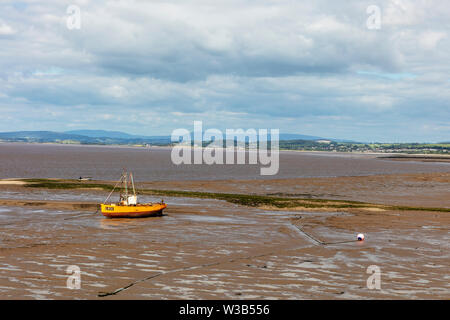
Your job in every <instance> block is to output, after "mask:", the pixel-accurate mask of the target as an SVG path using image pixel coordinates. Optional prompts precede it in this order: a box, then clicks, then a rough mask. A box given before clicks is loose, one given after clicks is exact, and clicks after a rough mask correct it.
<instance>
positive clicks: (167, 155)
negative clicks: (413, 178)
mask: <svg viewBox="0 0 450 320" xmlns="http://www.w3.org/2000/svg"><path fill="white" fill-rule="evenodd" d="M123 168H127V169H128V170H131V171H133V173H134V175H135V177H136V180H137V181H155V180H156V181H168V180H171V181H174V180H220V179H273V178H296V177H338V176H365V175H375V174H400V173H424V172H450V163H442V162H441V163H439V162H423V161H420V160H416V161H413V160H411V161H402V162H399V161H393V160H387V159H377V158H376V156H375V155H365V154H333V153H318V152H317V153H307V152H280V168H279V172H278V174H276V175H273V176H261V175H260V168H261V165H259V164H258V165H248V164H246V165H207V164H201V165H179V166H177V165H174V164H172V161H171V149H170V148H150V149H146V148H138V147H111V146H78V145H51V144H45V145H43V144H16V143H1V144H0V178H65V179H76V178H78V177H80V176H92V177H93V179H95V180H117V179H118V177H120V175H121V172H122V170H123Z"/></svg>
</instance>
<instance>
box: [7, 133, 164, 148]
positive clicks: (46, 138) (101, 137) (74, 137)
mask: <svg viewBox="0 0 450 320" xmlns="http://www.w3.org/2000/svg"><path fill="white" fill-rule="evenodd" d="M77 132H78V131H72V133H69V132H53V131H16V132H0V140H1V141H7V142H37V143H46V142H47V143H50V142H53V143H65V144H77V143H79V144H106V145H108V144H122V145H127V144H128V145H145V144H155V145H167V144H169V143H170V137H146V138H144V137H139V136H133V135H127V134H125V133H119V132H113V134H111V135H110V134H109V133H110V132H109V131H104V132H99V131H97V132H96V134H95V133H94V132H91V135H92V136H88V135H82V134H80V133H81V131H80V133H77ZM122 134H123V135H122ZM118 136H120V137H118Z"/></svg>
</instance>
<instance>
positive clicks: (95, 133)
mask: <svg viewBox="0 0 450 320" xmlns="http://www.w3.org/2000/svg"><path fill="white" fill-rule="evenodd" d="M193 135H194V134H193V132H191V139H192V140H193V138H194V137H193ZM269 139H270V137H269ZM0 140H2V141H9V142H15V141H17V142H38V143H45V142H55V143H80V144H125V145H126V144H134V145H141V144H142V145H145V144H156V145H168V144H170V143H171V137H170V136H140V135H133V134H129V133H125V132H121V131H106V130H72V131H65V132H54V131H16V132H0ZM298 140H302V141H317V140H331V141H342V140H333V139H326V138H322V137H317V136H308V135H303V134H295V133H281V134H280V141H298Z"/></svg>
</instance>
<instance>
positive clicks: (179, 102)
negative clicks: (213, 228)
mask: <svg viewBox="0 0 450 320" xmlns="http://www.w3.org/2000/svg"><path fill="white" fill-rule="evenodd" d="M73 4H77V5H79V6H80V9H81V18H82V24H81V25H82V27H81V29H80V30H68V29H67V28H66V24H65V19H66V18H67V14H66V8H67V3H65V2H61V1H56V0H52V1H29V2H27V3H26V5H20V6H19V5H17V3H14V2H12V1H4V2H2V3H1V4H0V19H1V20H0V47H1V48H2V50H0V88H2V94H1V95H0V110H2V111H3V110H6V109H7V108H10V107H11V106H14V108H13V109H15V108H16V109H17V110H21V112H20V113H15V115H14V114H12V113H9V111H8V116H12V117H16V120H15V121H14V122H10V121H8V122H1V120H0V124H1V125H2V126H6V127H7V126H10V127H11V128H12V129H16V128H19V127H21V125H22V126H27V125H29V123H30V121H31V122H33V121H35V122H36V125H37V124H38V123H40V124H41V125H43V126H45V125H47V126H48V128H47V129H52V128H57V127H58V125H59V124H58V121H59V122H61V123H68V122H70V123H71V125H72V126H74V127H76V126H82V127H85V128H86V127H88V126H89V124H93V122H92V121H93V119H105V117H107V118H108V120H109V121H110V122H111V123H115V124H116V125H118V126H120V127H123V128H124V129H123V130H126V128H129V129H130V130H134V129H135V127H134V125H133V124H128V127H127V124H126V123H125V124H124V123H121V122H120V121H119V119H122V118H121V117H122V116H121V110H124V109H125V108H126V109H127V110H131V111H132V112H133V113H134V114H135V115H136V119H135V121H137V122H141V121H143V119H151V118H154V119H158V118H161V117H162V118H164V117H165V116H166V115H168V114H169V115H170V121H168V122H167V123H166V126H164V125H163V124H162V123H163V122H164V121H161V127H158V126H159V124H156V122H155V128H153V129H152V130H154V131H155V132H157V131H158V132H159V131H160V130H165V131H164V132H165V133H170V130H171V129H172V128H171V127H170V126H175V125H177V126H179V125H180V123H182V122H183V121H191V120H193V119H196V117H197V120H204V122H205V123H206V122H209V123H211V124H212V125H214V126H215V127H220V126H235V125H241V126H246V125H247V126H252V125H253V126H262V125H265V126H272V125H277V126H281V130H282V131H291V132H295V131H297V132H300V131H299V130H301V128H305V130H309V131H308V132H304V133H306V134H313V135H318V136H331V137H333V136H336V137H339V138H351V139H358V137H355V136H352V137H350V136H348V135H350V134H354V133H355V132H358V134H360V135H361V137H360V138H361V139H363V138H364V137H369V136H372V135H377V134H378V133H377V131H376V130H378V132H379V133H380V135H385V136H386V137H389V134H390V132H392V130H393V129H392V127H395V126H397V127H399V126H401V125H402V123H404V122H408V123H414V122H417V123H420V122H421V121H422V122H426V123H427V125H432V124H433V123H436V126H438V122H439V121H442V119H449V118H450V114H449V113H450V107H449V102H448V101H450V94H449V92H450V88H449V85H450V82H449V81H448V74H449V73H450V63H449V56H450V44H449V42H448V40H449V39H448V36H447V32H448V30H449V28H448V21H450V6H448V5H446V2H445V1H425V0H381V1H378V5H379V6H380V7H381V14H382V19H381V21H382V25H381V29H380V30H376V31H374V30H368V29H367V28H366V19H367V18H368V16H367V13H366V8H367V6H368V5H369V4H372V3H365V2H361V1H358V0H350V1H345V2H336V1H334V2H333V1H326V0H317V1H313V2H293V1H289V0H279V1H270V0H261V1H257V2H255V1H242V0H227V1H214V2H211V1H203V0H191V1H176V0H164V1H162V0H161V1H87V0H83V1H74V2H73ZM13 27H14V28H13ZM44 107H45V108H48V110H51V111H50V113H48V114H49V115H53V116H52V117H51V118H52V119H53V120H50V119H48V121H47V120H46V121H47V122H46V121H43V120H42V117H43V114H42V113H39V111H38V110H40V109H41V108H44ZM8 110H9V109H8ZM58 110H63V111H64V112H57V111H58ZM73 110H76V112H75V111H73ZM18 114H22V115H24V114H26V116H23V118H22V116H18ZM374 114H376V115H377V120H374V119H373V116H374ZM187 115H191V116H187ZM33 119H34V120H33ZM38 119H39V121H37V120H38ZM327 119H328V120H330V119H333V121H334V123H333V126H327V122H326V121H327ZM371 119H372V120H371ZM299 124H301V128H299V127H298V125H299ZM355 126H356V127H357V126H359V128H358V130H350V129H349V127H355ZM324 128H325V129H324ZM368 128H373V129H368ZM439 128H442V130H441V131H440V132H441V136H445V135H449V134H450V133H449V132H448V130H447V129H446V127H445V126H442V125H440V126H439ZM105 129H107V128H105ZM323 130H329V131H326V132H323ZM155 132H150V133H155ZM427 132H429V134H430V135H431V134H433V135H436V131H430V130H428V131H426V132H425V131H423V132H422V133H423V134H424V135H426V134H427ZM142 133H144V132H142ZM145 133H149V132H145ZM340 134H343V135H347V136H339V135H340ZM409 134H410V133H409V132H408V131H405V133H404V136H405V139H406V138H407V137H408V135H409ZM432 137H433V136H429V137H428V138H426V139H428V140H433V139H432ZM436 139H437V135H436Z"/></svg>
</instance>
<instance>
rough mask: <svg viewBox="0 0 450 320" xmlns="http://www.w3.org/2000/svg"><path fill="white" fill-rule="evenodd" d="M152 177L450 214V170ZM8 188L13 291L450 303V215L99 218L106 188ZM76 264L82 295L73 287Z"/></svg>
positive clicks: (4, 240)
mask: <svg viewBox="0 0 450 320" xmlns="http://www.w3.org/2000/svg"><path fill="white" fill-rule="evenodd" d="M140 185H141V186H142V187H145V188H158V189H170V190H191V191H208V192H233V193H246V194H248V193H251V194H264V195H283V196H298V197H300V196H303V197H311V198H315V197H316V198H327V199H346V200H356V201H367V202H372V203H379V204H392V205H409V206H424V207H439V208H450V173H428V174H395V175H376V176H368V177H336V178H295V179H278V180H264V181H259V180H241V181H239V180H221V181H180V182H176V181H167V182H152V183H150V182H148V183H142V184H140ZM0 190H1V197H2V199H0V245H1V247H0V298H1V299H23V298H25V299H73V298H76V299H354V298H357V299H417V298H419V299H450V284H449V283H450V275H449V271H450V235H449V226H450V213H448V212H435V211H389V210H360V209H354V208H352V209H347V210H344V209H343V210H329V211H324V212H315V211H312V210H311V211H308V210H302V211H286V210H283V211H280V210H271V209H264V208H250V207H244V206H239V205H234V204H230V203H227V202H225V201H219V200H211V199H191V198H168V197H166V198H165V199H164V200H165V202H166V203H168V209H167V210H166V211H165V212H164V213H165V215H164V216H162V217H150V218H145V219H107V218H104V217H103V216H101V215H100V214H99V213H95V203H99V202H101V201H102V200H103V199H104V198H105V197H106V194H105V192H104V191H100V190H47V189H30V188H25V187H23V186H21V185H19V184H14V183H9V184H8V183H1V184H0ZM141 200H142V201H154V200H159V199H158V198H155V197H151V196H143V197H142V198H141ZM91 205H92V206H91ZM360 232H362V233H364V234H365V236H366V240H365V241H364V242H358V241H355V239H356V235H357V234H358V233H360ZM73 265H75V266H78V267H79V268H80V270H81V288H80V289H69V288H68V287H67V279H68V277H69V274H68V273H67V268H68V267H69V266H73ZM373 265H376V266H378V267H379V269H380V270H381V277H380V279H381V289H379V290H377V289H369V288H368V286H367V279H368V278H369V276H370V275H371V274H369V273H367V270H368V268H369V267H370V266H373Z"/></svg>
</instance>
